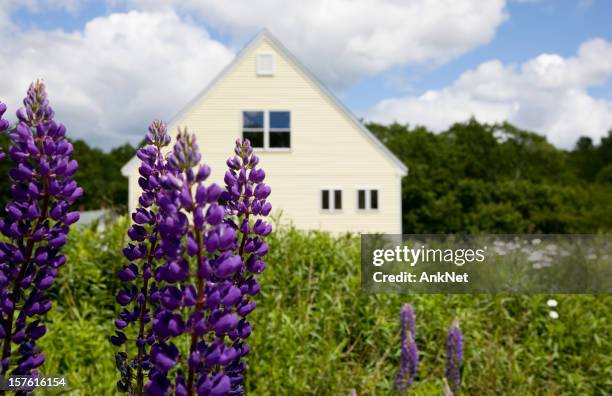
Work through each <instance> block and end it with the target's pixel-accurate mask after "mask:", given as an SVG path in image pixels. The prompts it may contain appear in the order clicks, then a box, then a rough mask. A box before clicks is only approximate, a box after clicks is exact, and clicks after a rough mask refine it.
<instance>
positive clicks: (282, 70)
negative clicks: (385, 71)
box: [122, 30, 408, 233]
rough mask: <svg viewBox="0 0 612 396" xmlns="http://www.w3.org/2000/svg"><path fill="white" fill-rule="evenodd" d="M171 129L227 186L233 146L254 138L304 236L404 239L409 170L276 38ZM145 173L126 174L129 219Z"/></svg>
mask: <svg viewBox="0 0 612 396" xmlns="http://www.w3.org/2000/svg"><path fill="white" fill-rule="evenodd" d="M330 61H333V60H330ZM184 83H186V84H190V83H192V82H184ZM168 126H169V130H171V131H175V130H176V128H177V127H178V126H181V127H185V126H186V127H187V128H188V130H189V131H190V132H192V133H195V134H196V135H197V139H198V144H199V147H200V150H201V151H202V157H203V161H204V162H206V163H208V164H209V165H210V166H211V167H212V170H213V172H212V181H215V182H217V183H219V184H221V185H223V175H224V173H225V170H226V165H225V161H226V159H227V158H228V157H229V156H230V155H231V154H232V150H233V146H234V141H235V140H236V138H238V137H240V136H244V137H247V138H249V139H250V140H251V142H252V144H253V145H254V146H255V147H257V149H256V151H257V155H259V157H260V160H261V161H260V164H261V166H262V167H263V168H264V169H265V171H266V174H267V177H266V181H267V182H268V183H269V184H270V186H271V187H272V195H271V196H270V198H269V199H270V201H271V202H272V205H273V207H274V208H275V209H276V210H282V213H283V215H282V218H283V219H284V220H287V221H292V222H293V223H294V224H295V225H296V226H297V227H298V228H302V229H322V230H329V231H333V232H342V231H354V232H385V233H401V231H402V220H401V218H402V202H401V182H402V177H404V176H406V174H407V171H408V170H407V168H406V166H405V165H404V164H403V163H402V162H401V161H399V160H398V159H397V158H396V157H395V156H394V155H393V154H392V153H391V152H390V151H389V150H388V149H387V148H386V147H385V146H384V145H383V144H382V143H381V142H380V141H378V140H377V139H376V138H375V137H374V136H373V135H372V134H371V133H370V131H368V130H367V129H366V128H365V127H364V126H363V125H362V124H361V122H359V120H358V119H357V118H355V116H354V115H353V114H351V112H350V111H349V110H348V109H347V108H346V107H345V106H344V105H343V104H342V103H340V101H339V100H338V99H337V98H336V97H335V96H334V95H333V94H332V93H331V92H330V91H329V90H328V89H327V88H326V87H325V86H324V85H323V84H322V83H321V82H320V81H319V80H318V79H317V78H316V77H315V76H313V75H312V73H310V72H309V71H308V69H306V67H304V66H303V65H302V64H301V63H300V62H299V61H298V60H297V59H296V58H295V56H293V55H292V54H291V53H290V52H289V51H288V50H287V48H285V46H284V45H283V44H281V43H280V42H279V41H278V39H276V38H275V37H274V36H272V35H271V34H270V33H269V32H268V31H267V30H264V31H262V32H261V33H260V34H259V35H257V37H255V38H254V39H253V40H252V41H251V42H250V43H249V44H248V45H247V46H246V47H245V48H244V49H243V50H242V51H241V52H240V53H239V54H238V55H237V56H236V58H235V59H234V61H233V62H232V63H231V64H230V65H228V66H227V67H226V68H225V70H223V72H221V74H220V75H219V76H218V77H217V78H216V79H215V80H213V81H212V82H211V83H210V85H209V86H208V87H207V88H206V89H204V91H202V92H201V93H200V94H199V95H198V96H197V97H196V98H195V99H193V100H192V101H191V102H190V103H188V104H187V106H185V108H184V109H183V110H182V111H181V112H179V114H178V115H177V116H176V117H175V118H174V119H173V120H172V121H171V122H170V123H169V125H168ZM138 166H139V163H138V159H137V158H136V157H134V158H133V159H132V160H130V161H129V162H128V163H127V164H126V165H125V166H124V167H123V168H122V173H123V174H124V175H125V176H127V177H128V179H129V208H130V211H133V210H134V209H135V207H136V205H137V202H138V195H139V194H140V191H139V186H138Z"/></svg>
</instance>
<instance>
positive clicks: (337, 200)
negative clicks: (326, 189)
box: [334, 190, 342, 209]
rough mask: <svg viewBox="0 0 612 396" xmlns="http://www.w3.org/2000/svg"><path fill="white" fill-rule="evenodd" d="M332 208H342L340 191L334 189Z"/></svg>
mask: <svg viewBox="0 0 612 396" xmlns="http://www.w3.org/2000/svg"><path fill="white" fill-rule="evenodd" d="M334 209H342V191H341V190H334Z"/></svg>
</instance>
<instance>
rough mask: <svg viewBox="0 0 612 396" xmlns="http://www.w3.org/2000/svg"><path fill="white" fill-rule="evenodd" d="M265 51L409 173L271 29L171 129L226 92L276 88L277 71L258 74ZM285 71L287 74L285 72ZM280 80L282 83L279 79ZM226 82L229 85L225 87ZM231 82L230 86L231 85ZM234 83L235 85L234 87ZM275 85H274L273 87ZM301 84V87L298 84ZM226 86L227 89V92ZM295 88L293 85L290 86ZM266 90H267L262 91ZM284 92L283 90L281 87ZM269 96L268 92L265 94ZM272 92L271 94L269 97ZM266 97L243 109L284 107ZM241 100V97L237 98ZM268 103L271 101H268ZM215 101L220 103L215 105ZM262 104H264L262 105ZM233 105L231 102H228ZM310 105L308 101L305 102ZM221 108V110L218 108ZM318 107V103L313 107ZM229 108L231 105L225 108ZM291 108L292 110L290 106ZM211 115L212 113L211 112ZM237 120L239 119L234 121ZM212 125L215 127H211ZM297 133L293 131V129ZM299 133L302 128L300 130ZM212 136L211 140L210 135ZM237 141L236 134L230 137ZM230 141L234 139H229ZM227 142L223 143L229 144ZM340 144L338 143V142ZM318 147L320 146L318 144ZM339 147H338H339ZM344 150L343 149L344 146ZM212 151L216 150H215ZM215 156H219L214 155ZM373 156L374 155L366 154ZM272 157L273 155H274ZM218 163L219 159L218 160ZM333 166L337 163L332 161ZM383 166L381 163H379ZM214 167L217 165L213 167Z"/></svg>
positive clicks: (131, 168) (308, 95) (193, 120)
mask: <svg viewBox="0 0 612 396" xmlns="http://www.w3.org/2000/svg"><path fill="white" fill-rule="evenodd" d="M261 53H271V54H274V55H275V56H276V59H275V62H276V63H277V64H275V67H276V68H277V70H275V73H278V74H279V77H281V76H283V75H284V76H287V75H290V74H291V77H290V78H293V81H294V83H295V84H296V93H297V92H298V91H300V89H301V91H300V92H303V93H304V95H303V98H304V101H305V103H308V101H309V100H313V95H312V92H307V91H308V87H307V86H306V85H308V86H309V87H310V88H311V89H312V90H314V91H316V92H317V93H318V94H319V96H320V98H321V99H322V100H323V101H325V102H326V103H327V104H328V105H329V106H331V107H333V108H334V109H335V110H336V111H337V113H338V114H340V115H341V116H342V117H343V118H344V119H345V121H346V123H347V124H348V125H349V126H350V127H351V128H352V129H353V130H354V131H356V132H358V134H360V135H361V138H363V140H364V141H365V142H366V144H369V145H371V147H373V148H374V150H375V151H376V152H378V154H379V155H380V157H381V158H383V159H384V161H385V162H386V163H387V164H388V166H391V167H393V169H394V171H395V172H396V174H398V175H399V176H405V175H406V174H407V172H408V168H407V167H406V166H405V165H404V164H403V163H402V162H401V161H400V160H399V159H398V158H397V157H395V156H394V155H393V154H392V153H391V152H390V151H389V149H387V147H386V146H385V145H384V144H382V143H381V142H380V141H379V140H378V139H377V138H376V137H375V136H374V135H372V133H371V132H370V131H369V130H368V129H367V128H366V127H365V126H364V125H363V124H362V123H361V122H360V121H359V120H358V119H357V118H356V117H355V116H354V115H353V114H352V113H351V112H350V111H349V110H348V109H347V108H346V106H344V104H342V102H341V101H340V100H338V99H337V98H336V97H335V95H334V94H333V93H332V92H331V91H330V90H329V89H327V88H326V87H325V85H324V84H323V83H321V82H320V81H319V80H318V79H317V77H316V76H314V75H313V74H312V73H311V72H310V71H309V70H308V69H307V68H306V67H305V66H304V65H303V64H302V63H301V62H300V61H299V60H298V59H297V58H296V57H295V56H294V55H293V54H291V52H290V51H289V50H287V49H286V48H285V46H284V45H283V44H282V43H281V42H280V41H279V40H278V39H276V38H275V37H274V36H273V35H272V34H271V33H270V32H269V31H267V30H265V29H264V30H263V31H262V32H261V33H259V34H258V35H257V36H256V37H255V38H254V39H253V40H252V41H251V42H250V43H249V44H248V45H247V46H246V47H245V48H244V49H243V50H242V51H240V52H239V53H238V54H237V55H236V57H235V59H234V60H233V61H232V62H231V63H230V64H229V65H228V66H227V67H226V68H225V69H224V70H223V71H222V72H221V73H220V74H219V75H218V76H217V77H216V78H215V79H214V80H213V81H211V82H210V84H209V85H208V86H207V87H206V88H205V89H204V90H203V91H202V92H200V93H199V94H198V95H197V96H196V97H195V98H194V99H192V100H191V101H190V102H189V103H188V104H187V105H186V106H185V107H184V108H183V110H181V111H180V112H179V113H178V114H177V115H176V116H175V117H173V118H172V120H171V121H170V122H169V123H168V127H169V128H168V129H169V131H174V130H175V129H176V127H177V126H179V125H193V124H197V121H198V119H201V118H202V117H205V116H206V115H207V114H206V113H207V112H206V111H203V110H205V109H204V108H205V107H206V106H208V107H210V111H215V110H219V111H221V112H222V110H223V109H224V103H223V102H224V101H231V100H232V95H228V94H227V93H226V92H227V91H228V90H229V91H230V92H231V90H232V89H233V90H234V92H237V91H240V90H245V92H247V91H248V90H254V91H255V92H259V90H260V89H262V85H261V82H262V81H265V80H261V79H266V78H269V80H268V81H267V82H266V83H265V88H266V89H268V88H269V89H271V90H274V89H275V87H274V86H273V85H274V83H276V81H275V80H274V78H275V77H276V76H275V75H274V74H275V73H273V75H271V76H258V75H257V73H256V66H255V65H256V56H257V54H261ZM283 73H284V74H283ZM292 73H293V74H297V75H299V76H300V77H301V79H302V80H303V81H299V79H300V78H295V76H294V75H293V74H292ZM278 80H281V78H279V79H278ZM279 83H280V82H279ZM224 85H225V87H224ZM228 85H229V86H228ZM232 85H233V87H232ZM271 85H272V86H271ZM298 85H299V86H298ZM224 88H225V92H224ZM284 88H285V91H287V87H286V86H285V87H284ZM289 88H291V87H289ZM262 91H263V90H262ZM281 91H282V90H281ZM263 96H265V95H263ZM269 96H270V95H268V99H270V98H269ZM279 99H280V100H276V102H274V101H273V100H272V101H270V100H266V99H262V100H261V101H259V100H258V101H257V104H256V105H252V106H254V107H251V108H247V107H249V105H245V106H244V108H243V110H264V108H266V107H267V108H270V109H273V110H280V109H281V108H280V107H279V104H280V106H282V103H283V100H282V98H279ZM234 101H237V100H234ZM266 102H268V103H266ZM213 103H215V104H216V105H212V104H213ZM260 103H261V104H260ZM226 105H230V104H226ZM305 106H306V107H307V106H308V104H306V105H305ZM215 107H217V109H215ZM311 107H313V108H314V106H311ZM225 109H227V106H226V107H225ZM287 110H291V109H288V108H287ZM233 112H234V113H235V112H236V109H233ZM208 115H210V114H208ZM233 117H238V115H237V114H234V116H233ZM233 121H236V120H233ZM208 126H209V129H213V128H215V127H216V125H214V122H213V123H212V125H208ZM211 127H212V128H211ZM218 129H219V130H223V129H224V128H223V126H222V125H219V128H218ZM345 129H346V128H344V127H339V128H338V129H337V130H345ZM234 130H235V131H239V126H238V127H237V128H234ZM194 132H196V133H198V136H200V135H203V136H204V137H205V139H204V140H205V142H204V143H205V145H202V144H201V146H204V147H206V148H207V149H210V150H212V151H213V152H214V151H217V150H224V155H225V153H227V152H228V149H227V147H226V146H227V144H221V145H218V146H216V145H215V142H214V141H215V140H217V139H216V138H215V137H214V136H213V135H208V134H211V133H212V134H214V132H213V131H212V130H208V131H194ZM292 133H293V132H292ZM295 133H299V130H296V131H295ZM206 137H209V138H210V139H208V138H206ZM228 138H231V139H232V140H233V138H235V137H234V136H231V137H228ZM226 140H227V141H231V140H229V139H226ZM227 141H224V142H223V143H227ZM344 141H345V142H347V143H348V146H351V145H354V144H358V145H360V144H362V143H360V142H359V143H355V142H353V141H350V143H349V142H348V141H347V140H346V139H345V140H344ZM319 143H320V144H325V142H319ZM336 143H338V142H336ZM315 149H316V147H315ZM336 149H338V148H336ZM347 149H348V151H349V152H345V153H343V154H346V155H347V157H349V158H350V157H351V153H350V147H347ZM340 152H342V150H341V149H340ZM211 154H212V153H211ZM213 157H216V156H215V155H213ZM277 157H278V156H277ZM366 157H369V158H372V157H371V156H366ZM270 159H272V158H270ZM215 162H217V161H215ZM137 166H138V160H137V158H136V157H134V158H132V159H131V160H130V161H129V162H128V163H127V164H126V165H125V166H124V167H123V168H122V174H124V175H125V176H129V175H131V174H133V173H134V172H136V168H137ZM330 166H334V165H333V164H330ZM379 168H380V166H379ZM213 169H214V168H213Z"/></svg>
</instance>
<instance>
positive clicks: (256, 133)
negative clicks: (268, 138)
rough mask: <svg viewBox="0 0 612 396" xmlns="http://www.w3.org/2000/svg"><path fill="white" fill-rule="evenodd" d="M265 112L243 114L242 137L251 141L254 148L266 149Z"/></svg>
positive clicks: (245, 112)
mask: <svg viewBox="0 0 612 396" xmlns="http://www.w3.org/2000/svg"><path fill="white" fill-rule="evenodd" d="M264 125H265V123H264V112H263V111H243V112H242V137H243V138H245V139H249V140H250V141H251V146H253V147H264V131H265V128H264Z"/></svg>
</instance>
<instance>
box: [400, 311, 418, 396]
mask: <svg viewBox="0 0 612 396" xmlns="http://www.w3.org/2000/svg"><path fill="white" fill-rule="evenodd" d="M400 333H401V353H400V370H399V373H398V374H397V377H396V378H395V389H396V390H397V391H399V392H402V393H405V392H406V391H407V390H408V388H409V387H410V385H412V383H413V381H414V379H415V377H416V374H417V367H418V365H419V351H418V348H417V344H416V322H415V318H414V309H413V308H412V305H410V304H404V306H403V307H402V310H401V313H400Z"/></svg>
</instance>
